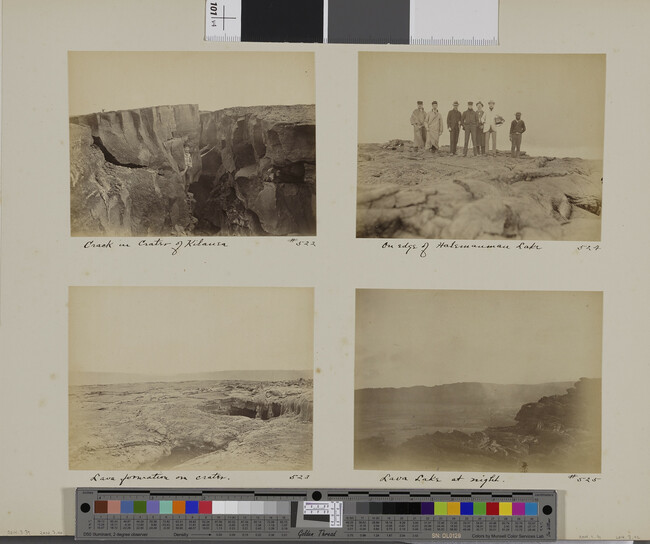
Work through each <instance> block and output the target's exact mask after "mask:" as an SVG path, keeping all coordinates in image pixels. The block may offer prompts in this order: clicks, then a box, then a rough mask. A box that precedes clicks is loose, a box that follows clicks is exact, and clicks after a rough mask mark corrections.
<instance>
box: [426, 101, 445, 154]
mask: <svg viewBox="0 0 650 544" xmlns="http://www.w3.org/2000/svg"><path fill="white" fill-rule="evenodd" d="M426 126H427V143H426V145H425V146H424V147H425V149H430V150H431V152H432V153H435V152H436V151H438V148H439V147H440V143H439V140H440V135H441V134H442V115H440V112H439V111H438V102H436V101H435V100H434V101H433V102H431V111H430V112H429V113H427V118H426Z"/></svg>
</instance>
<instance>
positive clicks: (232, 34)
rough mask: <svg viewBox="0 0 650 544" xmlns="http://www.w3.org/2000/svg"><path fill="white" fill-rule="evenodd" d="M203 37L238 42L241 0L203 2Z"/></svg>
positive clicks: (211, 39)
mask: <svg viewBox="0 0 650 544" xmlns="http://www.w3.org/2000/svg"><path fill="white" fill-rule="evenodd" d="M205 9H206V13H205V23H206V24H205V39H206V40H210V41H223V42H238V41H239V40H240V36H241V0H210V1H208V2H206V3H205Z"/></svg>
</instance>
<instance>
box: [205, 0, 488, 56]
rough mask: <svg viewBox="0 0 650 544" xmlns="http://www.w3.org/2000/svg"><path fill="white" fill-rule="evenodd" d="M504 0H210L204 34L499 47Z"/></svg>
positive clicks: (228, 38)
mask: <svg viewBox="0 0 650 544" xmlns="http://www.w3.org/2000/svg"><path fill="white" fill-rule="evenodd" d="M498 36H499V0H454V1H453V2H450V1H449V0H206V2H205V39H206V40H207V41H217V42H239V41H242V42H292V43H338V44H343V43H347V44H412V45H435V46H449V45H460V46H488V45H490V46H494V45H498V44H499V40H498Z"/></svg>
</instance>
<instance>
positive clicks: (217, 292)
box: [69, 287, 314, 470]
mask: <svg viewBox="0 0 650 544" xmlns="http://www.w3.org/2000/svg"><path fill="white" fill-rule="evenodd" d="M69 312H70V313H69V325H70V328H69V468H70V469H71V470H167V469H174V470H310V469H311V467H312V408H313V324H314V319H313V314H314V309H313V289H311V288H261V287H260V288H233V287H71V288H70V289H69Z"/></svg>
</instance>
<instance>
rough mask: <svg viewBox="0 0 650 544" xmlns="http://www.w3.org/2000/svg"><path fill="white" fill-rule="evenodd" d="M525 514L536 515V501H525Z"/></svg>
mask: <svg viewBox="0 0 650 544" xmlns="http://www.w3.org/2000/svg"><path fill="white" fill-rule="evenodd" d="M526 515H527V516H536V515H537V503H536V502H527V503H526Z"/></svg>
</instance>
